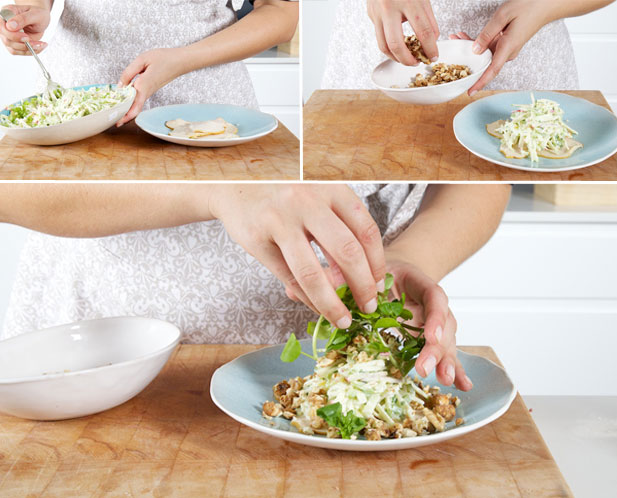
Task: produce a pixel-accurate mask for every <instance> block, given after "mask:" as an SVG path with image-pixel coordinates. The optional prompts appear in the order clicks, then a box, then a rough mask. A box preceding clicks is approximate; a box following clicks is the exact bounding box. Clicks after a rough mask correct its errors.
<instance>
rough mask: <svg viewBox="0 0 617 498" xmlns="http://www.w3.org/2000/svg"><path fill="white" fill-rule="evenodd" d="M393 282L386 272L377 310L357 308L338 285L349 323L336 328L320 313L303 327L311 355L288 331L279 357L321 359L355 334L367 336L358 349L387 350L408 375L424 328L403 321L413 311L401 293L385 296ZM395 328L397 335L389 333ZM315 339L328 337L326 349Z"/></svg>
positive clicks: (420, 343) (345, 288) (284, 358)
mask: <svg viewBox="0 0 617 498" xmlns="http://www.w3.org/2000/svg"><path fill="white" fill-rule="evenodd" d="M393 283H394V278H393V277H392V275H391V274H389V273H388V274H387V275H386V278H385V285H384V287H385V289H384V291H383V292H380V293H378V294H377V310H376V311H374V312H373V313H364V312H362V311H360V309H359V308H358V305H357V304H356V302H355V300H354V298H353V296H352V294H351V289H349V286H347V285H342V286H341V287H339V288H338V289H337V290H336V293H337V295H338V296H339V298H340V299H341V300H342V301H343V303H344V304H345V306H347V308H348V309H349V311H350V312H351V318H352V321H351V325H350V326H349V327H348V328H346V329H339V328H336V327H335V326H334V325H332V324H330V323H329V322H328V321H327V320H326V319H325V317H324V316H323V315H321V316H320V317H319V319H318V320H317V322H309V324H308V327H307V330H306V331H307V333H308V334H309V335H310V336H312V337H313V344H312V346H313V354H312V355H310V354H307V353H305V352H304V351H302V347H301V345H300V342H299V341H298V339H297V338H296V336H295V334H291V335H290V336H289V339H288V340H287V343H286V344H285V347H284V348H283V352H282V353H281V360H282V361H284V362H292V361H295V360H296V359H298V357H299V356H300V355H301V354H303V355H305V356H308V357H309V358H312V359H313V360H315V361H318V360H319V358H320V356H319V355H318V352H322V353H328V352H330V351H335V350H339V349H343V348H344V347H345V346H347V345H348V344H349V343H350V342H351V341H352V340H353V339H354V338H355V337H356V336H358V335H361V336H363V337H364V338H365V339H366V344H362V345H358V349H359V350H364V351H366V352H367V353H369V354H376V353H390V361H391V362H392V364H393V365H394V366H395V367H396V368H398V369H399V370H400V372H401V374H402V375H407V374H408V373H409V372H410V371H411V369H412V368H413V367H414V365H415V363H416V358H417V357H418V354H420V351H421V350H422V348H423V347H424V343H425V340H424V335H423V334H424V329H422V328H418V327H413V326H411V325H409V324H407V323H405V322H406V321H408V320H411V319H412V318H413V313H412V312H411V311H409V310H408V309H406V308H405V294H404V293H403V294H402V295H401V298H400V299H393V300H390V299H389V298H388V295H389V293H390V289H391V288H392V285H393ZM394 329H395V330H396V331H397V332H398V334H393V333H392V332H391V331H392V330H394ZM410 331H412V332H416V335H412V334H411V333H410ZM318 339H327V341H328V342H327V343H326V346H325V349H323V350H318V349H317V340H318ZM328 406H331V405H328ZM341 416H342V415H341Z"/></svg>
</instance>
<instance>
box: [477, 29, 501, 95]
mask: <svg viewBox="0 0 617 498" xmlns="http://www.w3.org/2000/svg"><path fill="white" fill-rule="evenodd" d="M511 53H512V50H511V48H510V43H509V41H508V39H507V37H506V36H505V35H504V36H503V37H502V38H501V39H500V40H499V42H498V43H497V47H496V50H495V53H494V54H493V60H492V62H491V64H490V66H489V67H488V68H487V69H486V71H484V74H483V75H482V77H481V78H480V79H479V80H478V81H477V82H476V83H475V84H474V85H473V86H472V87H471V88H470V89H469V92H468V93H469V96H470V97H473V95H474V94H475V93H476V92H477V91H478V90H481V89H482V88H484V87H485V86H486V85H488V84H489V83H490V82H491V81H492V80H493V79H494V78H495V77H496V76H497V75H498V74H499V73H500V71H501V69H502V68H503V66H504V64H505V63H506V62H507V61H508V59H509V58H510V55H511Z"/></svg>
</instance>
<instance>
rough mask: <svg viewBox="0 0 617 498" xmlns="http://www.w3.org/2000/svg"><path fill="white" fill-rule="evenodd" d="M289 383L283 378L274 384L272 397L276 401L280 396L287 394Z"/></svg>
mask: <svg viewBox="0 0 617 498" xmlns="http://www.w3.org/2000/svg"><path fill="white" fill-rule="evenodd" d="M289 387H290V386H289V383H288V382H287V381H285V380H283V381H281V382H279V383H278V384H275V385H274V387H273V388H272V392H273V393H274V398H275V399H276V400H277V401H278V400H280V399H281V396H283V395H284V394H287V389H289Z"/></svg>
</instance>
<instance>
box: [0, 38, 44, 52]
mask: <svg viewBox="0 0 617 498" xmlns="http://www.w3.org/2000/svg"><path fill="white" fill-rule="evenodd" d="M20 34H21V35H22V37H21V39H22V40H28V38H27V37H25V36H23V33H20ZM0 40H1V41H2V43H3V44H4V46H5V47H6V49H7V51H8V52H9V53H10V54H12V55H32V54H31V53H30V50H28V47H26V44H25V43H23V42H21V41H20V42H14V41H12V40H10V39H9V38H7V37H5V36H3V35H0ZM30 46H31V47H32V49H33V50H34V52H35V53H37V54H40V53H41V52H42V51H43V50H45V48H47V43H45V42H35V41H32V42H31V43H30Z"/></svg>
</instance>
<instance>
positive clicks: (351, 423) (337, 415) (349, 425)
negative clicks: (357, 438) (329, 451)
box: [317, 403, 366, 439]
mask: <svg viewBox="0 0 617 498" xmlns="http://www.w3.org/2000/svg"><path fill="white" fill-rule="evenodd" d="M317 415H319V416H320V417H321V418H323V419H324V420H325V421H326V422H327V423H328V425H331V426H332V427H336V428H338V430H339V432H340V433H341V437H342V438H343V439H349V438H350V437H351V436H352V435H353V434H355V433H356V432H359V431H361V430H362V429H364V426H365V425H366V420H364V419H363V418H362V417H357V416H356V415H354V413H353V412H352V411H351V410H349V411H348V412H347V413H346V414H345V415H343V407H342V406H341V404H340V403H332V404H330V405H326V406H322V407H321V408H319V409H318V410H317Z"/></svg>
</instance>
